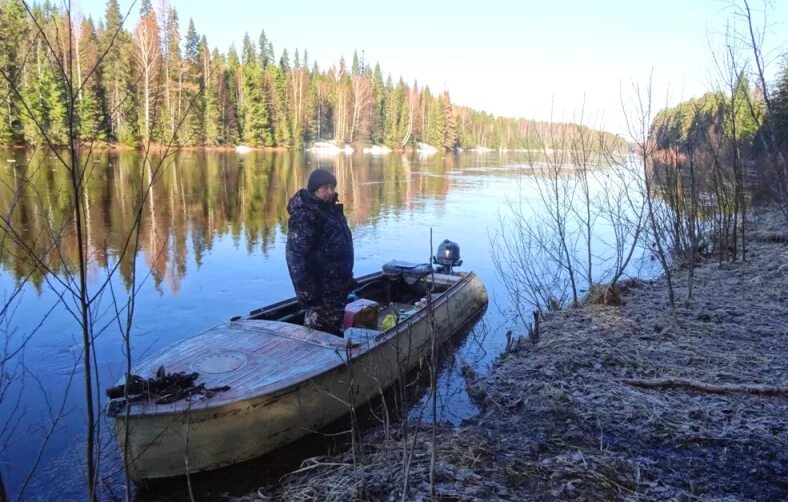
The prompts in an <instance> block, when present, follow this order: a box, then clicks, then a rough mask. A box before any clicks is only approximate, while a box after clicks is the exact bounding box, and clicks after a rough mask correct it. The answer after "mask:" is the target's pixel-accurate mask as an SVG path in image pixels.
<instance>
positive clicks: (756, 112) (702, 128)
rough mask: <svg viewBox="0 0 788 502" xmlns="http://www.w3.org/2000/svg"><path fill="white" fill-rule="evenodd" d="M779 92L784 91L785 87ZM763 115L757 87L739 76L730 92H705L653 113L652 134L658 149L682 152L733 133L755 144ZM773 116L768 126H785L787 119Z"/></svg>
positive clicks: (761, 125)
mask: <svg viewBox="0 0 788 502" xmlns="http://www.w3.org/2000/svg"><path fill="white" fill-rule="evenodd" d="M782 92H783V93H786V92H788V89H784V90H782ZM766 119H767V117H766V114H765V109H764V106H763V98H762V96H758V93H757V92H756V88H755V87H754V86H752V85H751V84H750V82H749V80H748V79H747V78H746V77H745V76H741V77H740V78H738V79H737V80H736V81H735V82H734V85H733V88H732V89H731V92H725V91H713V92H707V93H706V94H704V95H703V96H701V97H699V98H691V99H689V100H687V101H684V102H682V103H679V104H678V105H676V106H674V107H671V108H666V109H663V110H661V111H660V112H659V113H657V114H656V115H655V117H654V121H653V123H652V126H651V136H652V137H653V139H654V141H655V144H656V146H657V148H658V149H661V150H662V149H669V148H677V149H678V150H680V151H683V152H685V153H686V152H687V151H688V149H689V148H699V147H701V146H703V145H707V144H708V143H709V141H719V140H720V139H730V138H732V137H734V136H735V137H736V138H737V140H738V141H741V142H743V143H746V144H748V145H752V144H753V143H756V144H757V141H756V140H757V139H758V138H757V135H758V134H759V132H760V133H761V134H763V133H764V132H765V131H764V130H763V128H764V126H765V125H766ZM775 119H776V117H769V120H770V121H771V122H770V125H771V126H776V127H778V128H781V129H783V130H787V129H788V123H786V122H783V123H782V124H779V123H775ZM777 122H779V120H777ZM783 134H785V133H783Z"/></svg>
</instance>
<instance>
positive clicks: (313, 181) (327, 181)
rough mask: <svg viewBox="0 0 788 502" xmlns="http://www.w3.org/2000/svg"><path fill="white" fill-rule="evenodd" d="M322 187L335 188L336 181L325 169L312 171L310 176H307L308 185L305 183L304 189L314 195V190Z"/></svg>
mask: <svg viewBox="0 0 788 502" xmlns="http://www.w3.org/2000/svg"><path fill="white" fill-rule="evenodd" d="M323 185H334V186H337V179H336V178H335V177H334V175H333V174H331V173H330V172H328V171H326V170H325V169H315V170H314V171H312V174H310V175H309V183H307V185H306V189H307V190H309V191H310V192H313V193H314V192H315V190H317V189H318V188H320V187H322V186H323Z"/></svg>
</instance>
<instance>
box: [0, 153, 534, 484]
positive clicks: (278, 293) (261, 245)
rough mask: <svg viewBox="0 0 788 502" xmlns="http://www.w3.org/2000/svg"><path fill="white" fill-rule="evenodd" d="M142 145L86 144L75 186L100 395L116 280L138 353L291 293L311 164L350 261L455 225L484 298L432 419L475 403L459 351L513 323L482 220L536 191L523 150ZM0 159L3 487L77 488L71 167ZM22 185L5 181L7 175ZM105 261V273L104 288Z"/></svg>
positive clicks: (80, 418)
mask: <svg viewBox="0 0 788 502" xmlns="http://www.w3.org/2000/svg"><path fill="white" fill-rule="evenodd" d="M144 162H145V159H144V157H143V156H142V155H141V154H140V153H139V152H123V153H93V154H92V155H91V157H90V159H89V162H88V170H87V177H86V180H87V181H86V190H85V197H84V201H83V203H84V205H85V208H86V213H85V214H86V216H85V225H86V231H85V235H86V238H87V249H88V253H89V258H90V264H91V266H90V269H89V273H88V280H89V288H90V291H91V292H92V293H93V294H95V293H97V292H99V291H101V295H100V298H98V299H97V300H95V302H94V304H93V306H92V315H93V321H94V325H95V326H96V328H95V330H96V331H95V334H96V340H95V351H96V354H95V362H96V367H97V370H96V374H97V376H98V384H97V388H98V389H100V393H101V394H100V396H101V399H100V402H101V403H103V402H104V397H103V389H104V388H106V387H107V386H109V385H112V384H114V383H115V382H116V381H117V380H118V378H120V377H121V376H122V375H123V372H124V368H125V355H124V353H123V349H122V347H123V343H122V337H121V335H120V327H119V325H118V323H117V321H115V320H114V319H115V317H116V316H115V307H114V304H113V302H112V296H113V295H115V297H116V298H124V297H125V296H126V295H127V293H128V291H129V288H132V287H134V288H136V289H137V294H136V305H135V315H134V318H133V324H132V331H131V337H132V344H131V345H132V359H133V360H135V361H136V360H139V359H140V358H142V357H144V356H146V355H149V354H152V353H154V352H156V351H159V350H160V349H162V348H164V347H167V346H168V345H171V344H172V343H174V342H176V341H178V340H181V339H182V338H184V337H187V336H189V335H191V334H195V333H197V332H199V331H202V330H204V329H206V328H208V327H211V326H214V325H216V324H219V323H221V322H223V321H225V320H227V319H228V318H230V317H231V316H234V315H237V314H242V313H245V312H248V311H249V310H252V309H254V308H256V307H260V306H263V305H266V304H269V303H272V302H274V301H277V300H281V299H284V298H287V297H290V296H292V294H293V289H292V285H291V283H290V279H289V276H288V273H287V268H286V265H285V260H284V248H285V241H286V237H287V236H286V229H287V211H286V204H287V201H288V199H289V197H290V196H291V195H292V194H293V193H294V192H295V191H296V190H297V189H298V188H299V187H302V186H304V185H305V183H306V178H307V176H308V174H309V172H310V171H311V170H313V169H315V168H317V167H324V168H327V169H329V170H331V171H333V172H334V173H335V175H336V177H337V180H338V186H337V190H338V192H339V196H340V200H341V201H342V202H344V204H345V211H346V215H347V217H348V220H349V223H350V226H351V229H352V231H353V237H354V246H355V256H356V261H355V270H354V272H355V274H356V275H363V274H367V273H370V272H374V271H376V270H379V269H380V267H381V265H382V264H383V263H384V262H386V261H389V260H392V259H400V260H407V261H418V262H426V261H427V260H428V259H429V257H430V250H431V249H433V248H437V245H438V243H440V242H441V241H442V240H443V239H451V240H453V241H455V242H457V243H458V244H459V245H460V248H461V254H462V259H463V265H462V267H461V269H464V270H473V271H474V272H476V273H477V274H478V275H479V276H480V277H481V279H482V280H483V281H484V283H485V285H486V287H487V290H488V293H489V297H490V304H489V307H488V309H487V312H486V314H485V315H484V317H483V318H482V320H481V321H480V322H479V323H478V324H477V325H476V326H475V327H474V328H473V329H472V330H471V332H470V333H469V334H468V335H467V336H465V337H463V338H462V340H460V341H459V342H458V344H459V346H457V347H456V350H455V351H453V352H452V354H451V357H450V358H448V362H447V363H446V364H444V366H443V369H442V371H441V376H440V383H439V389H440V390H439V396H440V403H439V408H438V409H439V415H440V416H439V419H440V420H445V421H450V422H452V423H454V424H458V423H460V422H461V421H462V420H463V419H464V418H467V417H470V416H472V415H473V414H475V413H476V412H477V409H476V407H475V405H474V404H473V403H472V402H471V400H470V399H469V397H468V395H467V394H466V393H465V390H464V389H465V386H464V380H463V378H462V377H461V376H460V371H459V367H460V365H461V363H462V362H467V363H468V364H470V365H471V366H472V367H473V368H474V369H475V370H476V371H477V372H479V373H482V374H483V373H485V372H486V371H488V370H489V366H490V363H491V362H492V361H493V360H494V359H495V357H497V356H498V355H499V354H500V352H501V351H502V350H503V347H504V346H505V344H506V338H505V333H506V331H507V330H508V329H514V331H515V335H520V334H523V328H522V327H520V328H518V327H517V326H518V323H516V322H515V320H514V319H513V315H512V314H511V309H510V305H511V302H510V299H509V296H508V295H507V293H506V289H505V287H504V285H503V284H502V281H501V280H500V278H499V276H498V274H497V273H496V267H495V265H494V263H493V259H492V257H491V238H492V236H493V235H494V234H495V233H496V231H497V230H498V229H500V225H501V217H502V216H504V217H505V216H506V214H507V212H508V210H509V208H508V203H509V202H511V201H514V200H517V198H518V197H519V196H521V195H523V196H524V197H533V198H536V195H535V191H534V190H533V187H532V176H533V173H531V172H529V170H528V168H527V167H526V166H527V162H525V156H524V154H523V153H499V152H488V153H472V152H471V153H462V154H458V155H434V156H427V157H421V156H418V155H414V154H408V155H402V154H398V153H392V154H388V155H384V156H372V155H364V154H353V155H346V154H340V155H338V156H331V157H321V156H315V155H311V154H309V153H289V152H277V153H271V152H251V153H248V154H245V155H239V154H237V153H235V152H221V153H216V152H183V153H179V154H177V155H173V156H170V157H168V158H166V159H161V158H159V157H156V158H151V159H148V164H147V165H148V166H150V167H152V168H153V171H154V175H153V176H149V174H150V170H146V169H143V166H144V165H145V163H144ZM0 169H3V172H2V173H0V179H2V180H3V186H2V187H0V210H2V211H3V212H4V214H6V215H8V214H10V223H11V227H12V228H13V229H14V231H15V233H16V234H17V235H18V236H19V239H21V241H23V242H24V243H25V244H24V246H23V245H21V244H20V241H14V240H13V239H11V238H10V237H9V236H8V235H5V236H4V239H3V241H2V242H3V248H2V255H0V267H1V268H0V284H2V287H3V291H4V296H5V299H6V301H9V300H10V305H11V309H9V310H7V311H6V316H5V318H4V324H3V328H2V329H3V336H4V341H5V347H6V354H7V355H12V356H13V357H10V359H8V360H7V361H6V362H5V364H4V367H3V371H4V378H5V380H4V381H3V387H2V389H3V394H2V395H1V396H0V399H2V401H0V427H3V428H2V431H1V432H0V434H2V436H0V440H2V448H3V450H2V452H0V455H2V459H3V461H2V465H0V471H2V474H3V480H4V482H5V487H6V489H7V491H8V493H9V494H10V495H12V496H14V494H16V493H18V490H19V489H20V487H21V486H22V484H23V483H25V479H26V478H27V477H28V474H29V472H30V469H31V466H33V465H36V462H38V463H37V468H36V470H35V472H34V473H33V475H32V477H31V479H30V481H29V483H28V484H29V486H28V487H27V488H26V491H25V498H32V499H53V498H60V499H63V498H66V499H70V498H84V496H85V494H84V486H83V485H84V482H83V481H82V479H83V478H82V476H83V474H82V473H83V471H84V466H83V464H84V462H83V460H82V458H83V457H84V435H85V426H84V416H85V411H84V408H85V405H84V399H85V398H84V384H83V375H82V374H81V346H82V342H81V332H80V328H79V325H78V323H77V321H76V319H75V316H74V311H75V310H74V309H75V308H76V305H75V304H74V302H73V300H72V299H70V297H69V296H68V295H66V296H65V297H64V298H65V301H61V299H60V295H62V293H63V291H64V288H65V287H66V286H68V285H69V283H68V281H67V280H66V279H65V278H66V277H68V271H69V270H73V268H74V267H75V264H76V263H77V246H76V243H75V241H74V238H73V232H72V224H71V220H70V214H71V213H70V209H69V208H70V202H69V196H68V193H69V192H68V181H69V179H68V176H67V173H66V172H65V170H64V169H63V168H62V167H59V166H58V165H57V163H56V162H55V161H54V160H53V158H52V157H51V156H49V157H48V156H45V155H43V154H41V153H38V154H36V153H33V152H25V151H0ZM149 181H154V182H153V183H152V185H151V189H150V192H149V194H148V197H149V198H148V201H147V203H146V204H145V206H144V208H143V211H142V213H141V221H142V223H141V226H140V233H139V250H138V252H137V253H136V255H135V254H134V253H133V252H126V253H125V254H124V253H123V251H124V249H131V248H130V247H127V246H128V244H127V237H128V234H129V229H130V228H132V225H133V222H134V219H135V217H136V213H135V207H136V201H137V200H138V198H139V196H140V193H141V190H143V188H141V187H145V186H147V185H148V182H149ZM23 186H24V187H25V189H24V190H23V191H22V192H21V195H18V196H15V195H14V194H15V190H14V188H19V187H23ZM524 194H525V195H524ZM535 200H536V199H535ZM535 205H536V206H538V201H536V202H535ZM9 208H13V212H12V213H9ZM431 233H432V241H433V242H430V235H431ZM31 250H32V252H33V253H34V254H36V255H38V256H45V257H46V258H45V259H44V260H43V261H42V263H43V264H44V265H45V266H46V269H47V272H46V273H45V272H42V271H41V267H40V266H38V267H37V266H35V264H34V263H33V262H32V261H31V260H30V251H31ZM55 251H57V252H55ZM132 258H136V260H134V259H132ZM114 267H117V271H116V273H114V274H113V275H112V280H111V281H110V284H111V288H110V287H106V288H103V289H101V290H100V287H101V285H102V284H103V283H104V282H105V280H106V278H107V275H108V270H109V271H111V270H114ZM134 271H135V272H136V273H135V274H134V273H132V272H134ZM20 283H23V285H22V286H21V288H19V291H18V294H17V296H15V297H12V296H11V295H12V294H13V292H14V291H15V285H17V284H20ZM124 319H125V314H124ZM20 348H21V349H20ZM18 349H19V350H18ZM418 406H419V405H418V403H416V404H415V405H414V407H418ZM100 425H101V440H102V447H103V449H104V450H105V451H106V452H107V453H106V454H105V455H104V456H103V458H105V460H103V461H102V464H101V465H100V470H101V472H102V473H106V475H107V476H109V477H108V480H117V479H118V477H117V476H114V477H113V476H111V473H112V472H113V471H117V470H118V464H117V460H113V459H116V455H115V454H113V453H112V450H113V448H114V447H113V446H112V445H113V443H112V438H111V435H110V434H108V426H109V422H108V421H106V420H102V421H101V424H100ZM50 430H51V431H52V432H51V433H49V432H48V431H50ZM42 445H44V446H43V448H42ZM310 454H315V453H314V452H311V453H310ZM37 459H38V460H37ZM251 487H253V484H252V486H251ZM251 487H250V488H251ZM114 491H115V492H117V491H118V490H114ZM219 491H221V490H220V489H219ZM230 491H234V490H230Z"/></svg>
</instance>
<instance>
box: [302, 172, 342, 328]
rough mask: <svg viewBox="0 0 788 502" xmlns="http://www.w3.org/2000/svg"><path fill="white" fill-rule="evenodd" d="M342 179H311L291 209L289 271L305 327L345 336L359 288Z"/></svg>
mask: <svg viewBox="0 0 788 502" xmlns="http://www.w3.org/2000/svg"><path fill="white" fill-rule="evenodd" d="M336 186H337V179H336V178H335V177H334V175H333V174H331V173H330V172H328V171H326V170H325V169H315V170H314V171H313V172H312V173H311V174H310V175H309V182H308V183H307V187H306V188H302V189H300V190H299V191H298V192H296V193H295V195H293V197H292V198H291V199H290V202H288V204H287V212H288V213H289V214H290V220H289V221H288V223H287V268H288V270H289V271H290V279H291V280H292V281H293V288H295V292H296V296H297V297H298V302H299V303H300V305H301V307H302V308H303V309H304V312H305V317H304V326H306V327H308V328H312V329H316V330H320V331H325V332H327V333H332V334H335V335H338V336H342V330H341V329H342V317H343V314H344V310H345V304H346V303H347V295H348V293H350V291H351V289H352V286H353V236H352V235H351V233H350V227H349V226H348V224H347V220H346V219H345V214H344V209H343V206H342V204H339V203H338V202H337V200H338V195H337V193H336V191H335V190H336Z"/></svg>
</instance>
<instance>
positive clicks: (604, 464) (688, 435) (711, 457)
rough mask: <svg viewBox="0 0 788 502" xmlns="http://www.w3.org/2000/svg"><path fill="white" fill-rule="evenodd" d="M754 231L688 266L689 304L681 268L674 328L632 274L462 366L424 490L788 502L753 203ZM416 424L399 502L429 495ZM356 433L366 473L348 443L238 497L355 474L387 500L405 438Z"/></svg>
mask: <svg viewBox="0 0 788 502" xmlns="http://www.w3.org/2000/svg"><path fill="white" fill-rule="evenodd" d="M750 229H751V232H750V234H749V238H748V242H747V247H748V257H747V261H746V262H737V263H723V264H719V263H718V262H716V261H715V259H714V257H709V258H708V259H707V260H706V261H705V262H704V263H703V264H701V265H700V266H699V267H698V268H697V269H696V271H695V282H694V285H693V295H692V299H691V301H690V302H689V304H685V302H684V300H685V299H686V297H687V280H686V279H687V274H686V273H685V272H686V271H681V272H678V273H677V274H676V277H675V278H674V281H675V282H676V283H677V285H676V295H677V298H678V299H680V306H679V307H678V308H677V312H676V314H677V320H678V323H677V324H676V325H673V324H672V323H671V320H670V318H671V316H670V312H669V308H668V304H667V293H666V291H667V289H666V284H665V281H664V280H662V279H659V280H655V281H652V282H649V283H644V282H638V281H634V282H630V283H629V285H628V287H627V288H626V289H625V290H624V291H622V294H621V299H622V304H621V305H620V306H604V305H590V304H588V305H584V306H581V307H579V308H575V309H570V310H565V311H561V312H557V313H554V314H551V315H549V316H548V317H547V318H546V319H545V320H544V321H543V322H542V324H541V326H540V330H539V333H540V336H539V338H540V340H539V342H538V343H535V344H534V343H531V341H529V340H524V339H521V340H519V342H518V343H517V344H515V347H514V348H513V350H512V351H511V352H509V353H506V354H503V355H502V356H501V357H500V358H499V360H498V361H497V362H496V363H495V366H494V368H493V370H492V371H491V373H490V375H489V376H487V377H483V378H476V377H474V375H473V374H472V372H469V374H468V376H467V380H468V385H469V392H470V393H471V395H472V396H474V398H475V399H476V400H477V401H478V402H479V403H480V404H481V406H482V407H483V411H482V413H480V414H479V415H478V416H477V417H474V418H473V419H471V420H468V421H466V422H465V423H464V424H463V425H462V426H460V427H456V428H454V427H450V426H441V427H440V430H439V432H438V435H437V451H438V455H437V462H436V468H435V477H436V479H435V494H436V495H437V496H439V497H442V498H449V499H452V500H455V499H458V500H473V499H480V500H489V499H505V500H550V499H572V500H618V499H626V500H634V499H646V500H676V499H678V500H691V499H695V498H703V499H716V500H722V499H724V500H756V499H757V500H784V499H785V498H786V497H788V395H786V387H788V347H786V341H787V340H788V225H787V224H786V222H785V219H784V218H783V217H782V216H781V215H780V214H778V213H763V214H760V215H759V216H757V217H755V218H753V221H752V223H751V226H750ZM667 379H674V380H672V381H670V380H667ZM638 381H639V382H640V383H643V384H653V385H659V386H658V387H641V386H637V385H633V384H635V383H638ZM685 384H688V385H689V386H687V385H685ZM693 385H694V387H693ZM415 432H416V426H415V425H413V426H412V427H411V438H413V437H415V438H416V440H415V442H413V443H412V446H411V448H413V449H412V458H413V461H412V462H411V467H410V470H409V473H408V475H407V478H408V486H409V495H408V496H407V497H406V499H408V500H414V499H416V500H418V499H428V498H429V494H430V484H429V478H430V475H429V471H430V456H431V431H430V430H429V426H427V425H422V427H421V430H420V432H419V433H418V435H417V434H415ZM363 442H364V457H363V469H362V468H358V469H354V467H353V458H352V456H351V454H350V453H349V452H348V453H345V454H342V455H338V456H336V457H332V458H319V459H312V460H309V461H307V462H305V464H304V468H303V469H302V470H301V471H300V472H296V473H293V474H291V475H288V476H286V477H285V478H283V481H282V483H281V484H280V485H278V486H276V487H266V488H261V490H260V492H258V494H252V495H250V496H249V497H248V498H247V499H254V498H257V497H259V496H261V495H263V496H272V497H275V498H285V499H290V500H350V499H353V498H354V497H357V496H359V495H360V492H359V491H358V489H359V487H360V486H361V484H362V483H361V482H360V480H362V479H363V480H364V483H363V485H364V487H365V489H366V491H367V494H368V498H370V499H379V500H380V499H383V500H385V499H387V498H388V497H390V496H393V497H394V499H399V493H401V488H402V486H403V484H404V479H403V474H402V473H403V469H402V468H401V466H402V458H403V441H402V440H401V438H400V437H397V435H396V433H394V432H389V434H386V433H384V431H382V430H376V431H372V432H370V433H368V434H366V436H365V437H364V438H363ZM357 464H362V463H361V462H357ZM365 498H366V497H365Z"/></svg>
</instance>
